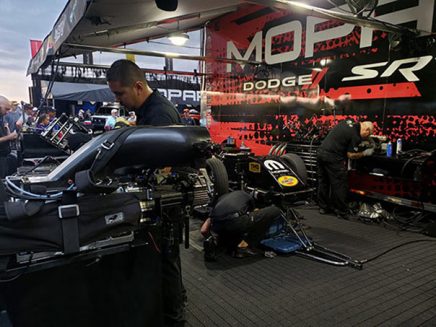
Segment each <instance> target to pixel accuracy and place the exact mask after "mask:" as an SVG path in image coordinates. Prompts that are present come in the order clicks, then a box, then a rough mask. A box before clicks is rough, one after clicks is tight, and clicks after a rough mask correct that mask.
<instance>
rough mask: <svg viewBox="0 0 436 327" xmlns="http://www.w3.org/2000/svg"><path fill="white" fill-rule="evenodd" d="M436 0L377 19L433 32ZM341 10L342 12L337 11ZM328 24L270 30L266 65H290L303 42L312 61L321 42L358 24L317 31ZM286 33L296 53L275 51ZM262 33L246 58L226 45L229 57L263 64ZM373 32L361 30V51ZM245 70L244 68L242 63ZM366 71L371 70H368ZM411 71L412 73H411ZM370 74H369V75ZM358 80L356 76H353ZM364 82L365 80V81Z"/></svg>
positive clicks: (312, 19) (297, 24)
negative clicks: (290, 35) (413, 24)
mask: <svg viewBox="0 0 436 327" xmlns="http://www.w3.org/2000/svg"><path fill="white" fill-rule="evenodd" d="M391 2H396V0H379V1H378V6H382V5H384V4H387V3H391ZM345 7H347V6H345ZM434 7H435V0H419V2H418V5H417V6H415V7H412V8H407V9H403V10H399V11H396V12H391V13H388V14H385V15H380V16H376V18H377V19H378V20H381V21H385V22H388V23H392V24H404V23H408V22H413V21H417V29H418V30H422V31H427V32H431V30H432V24H433V14H434ZM338 10H339V9H338ZM326 21H328V20H327V19H323V18H318V17H312V16H308V17H307V18H306V31H305V33H304V31H303V28H302V24H301V22H300V21H298V20H295V21H291V22H287V23H284V24H281V25H277V26H274V27H272V28H270V29H269V30H268V31H267V32H266V34H265V49H264V52H265V62H266V63H267V64H270V65H273V64H278V63H282V62H290V61H293V60H295V59H297V58H298V57H299V56H300V54H301V48H302V44H303V42H304V43H305V57H306V58H311V57H313V55H314V51H315V45H316V44H317V43H319V42H325V41H328V40H334V39H336V38H339V37H345V36H347V35H349V34H350V33H352V31H353V30H354V28H355V25H352V24H343V25H340V26H335V27H332V28H328V29H325V30H321V31H317V30H316V26H317V25H318V24H321V23H324V22H326ZM283 33H293V34H294V45H293V47H294V48H293V50H291V51H287V52H284V53H276V54H273V53H272V52H273V51H272V42H273V38H274V37H275V36H277V35H281V34H283ZM304 34H305V36H306V39H305V40H302V36H303V35H304ZM262 38H263V34H262V31H259V32H257V33H256V34H255V35H254V37H253V39H252V40H251V42H250V44H249V46H248V48H247V50H246V51H245V53H244V55H242V54H241V53H240V52H239V50H238V49H237V48H236V46H235V44H234V43H233V42H232V41H228V42H227V58H229V59H232V58H235V59H239V60H249V59H250V57H251V56H252V55H253V53H254V57H255V61H258V62H262V58H263V57H262V55H263V53H262V50H263V49H262ZM372 40H373V29H371V28H368V27H362V28H361V37H360V48H366V47H370V46H372ZM241 67H242V68H244V65H243V64H241ZM231 69H232V64H227V72H231ZM367 71H369V70H368V69H367ZM409 72H410V70H409ZM366 73H367V72H366ZM407 73H408V72H406V74H407ZM353 77H355V76H353ZM362 79H363V78H362Z"/></svg>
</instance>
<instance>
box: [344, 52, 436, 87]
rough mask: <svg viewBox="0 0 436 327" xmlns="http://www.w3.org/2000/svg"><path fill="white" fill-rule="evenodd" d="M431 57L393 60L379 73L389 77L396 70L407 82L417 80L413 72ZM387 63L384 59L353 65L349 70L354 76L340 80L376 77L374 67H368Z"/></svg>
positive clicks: (381, 65) (431, 57) (425, 63)
mask: <svg viewBox="0 0 436 327" xmlns="http://www.w3.org/2000/svg"><path fill="white" fill-rule="evenodd" d="M432 59H433V56H423V57H416V58H407V59H399V60H395V61H393V62H392V63H391V64H390V65H389V66H388V68H386V70H385V71H384V72H383V73H382V74H381V75H380V77H389V76H392V74H394V73H395V72H396V71H398V72H400V73H401V74H402V75H403V76H404V77H405V78H406V80H407V81H408V82H416V81H419V78H418V76H416V75H415V74H414V73H413V72H415V71H418V70H421V69H423V68H424V67H425V66H427V65H428V64H429V63H430V61H431V60H432ZM411 63H415V65H413V66H412V67H407V68H400V67H401V66H403V65H405V64H411ZM387 64H388V62H387V61H384V62H377V63H374V64H367V65H359V66H355V67H353V68H352V69H351V72H352V73H353V74H354V76H347V77H344V78H342V81H343V82H347V81H356V80H362V79H371V78H376V77H377V76H379V72H378V71H377V70H375V69H369V68H375V67H384V66H386V65H387Z"/></svg>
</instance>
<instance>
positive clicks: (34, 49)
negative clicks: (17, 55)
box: [30, 40, 42, 58]
mask: <svg viewBox="0 0 436 327" xmlns="http://www.w3.org/2000/svg"><path fill="white" fill-rule="evenodd" d="M41 45H42V41H40V40H30V51H31V53H32V58H33V57H35V55H36V54H37V53H38V51H39V48H41Z"/></svg>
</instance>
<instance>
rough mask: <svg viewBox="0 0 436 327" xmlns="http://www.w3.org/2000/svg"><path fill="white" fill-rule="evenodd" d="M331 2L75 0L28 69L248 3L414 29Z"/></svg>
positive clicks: (156, 34) (194, 24)
mask: <svg viewBox="0 0 436 327" xmlns="http://www.w3.org/2000/svg"><path fill="white" fill-rule="evenodd" d="M162 1H165V0H162ZM326 3H327V6H329V7H330V8H331V6H332V4H331V3H330V2H326V1H325V0H305V1H290V0H289V1H288V0H179V1H178V7H177V10H175V11H164V10H161V9H159V8H158V7H157V5H156V2H155V0H140V1H139V0H122V1H121V0H69V1H68V3H67V5H66V6H65V8H64V10H63V11H62V13H61V15H60V16H59V18H58V20H57V21H56V23H55V25H54V27H53V30H52V31H51V32H50V34H49V35H48V36H47V37H46V38H45V39H44V42H43V44H42V46H41V48H40V50H39V52H38V53H37V55H36V56H35V57H34V58H33V59H32V60H31V61H30V63H29V68H28V70H27V73H28V74H32V73H36V72H38V69H39V68H40V67H41V66H43V65H46V64H48V63H49V62H50V59H51V58H52V57H53V56H54V55H55V54H56V55H57V56H58V57H68V56H72V55H79V54H83V53H85V52H86V51H87V50H84V49H82V48H80V47H77V45H85V46H94V47H102V48H104V47H106V48H108V47H118V46H123V45H127V44H132V43H138V42H141V41H146V40H149V39H156V38H161V37H165V36H168V35H169V34H171V33H174V32H176V31H185V32H186V31H191V30H195V29H198V28H200V27H202V26H204V25H205V24H206V23H207V22H208V21H210V20H212V19H214V18H216V17H219V16H221V15H224V14H226V13H229V12H232V11H235V10H239V9H241V8H242V7H243V6H253V5H261V6H265V7H274V10H291V11H293V12H298V13H300V14H304V15H310V16H317V17H322V18H326V19H335V20H338V21H342V22H344V23H350V24H355V25H359V26H366V27H370V28H375V29H379V30H383V31H387V32H393V33H403V32H409V33H412V32H414V31H411V30H409V29H407V28H406V27H402V26H397V25H393V24H389V23H387V22H380V21H377V20H374V19H368V18H362V17H359V16H356V15H351V14H347V13H343V12H341V11H340V10H339V9H337V8H336V9H335V10H334V11H333V10H327V9H323V8H319V7H314V6H313V5H319V6H324V7H325V6H326ZM235 32H236V33H237V31H235ZM415 34H416V33H415ZM68 44H74V45H75V47H70V46H68ZM88 51H89V50H88Z"/></svg>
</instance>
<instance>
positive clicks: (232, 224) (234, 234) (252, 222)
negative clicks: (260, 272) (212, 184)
mask: <svg viewBox="0 0 436 327" xmlns="http://www.w3.org/2000/svg"><path fill="white" fill-rule="evenodd" d="M280 215H281V211H280V209H279V208H277V207H276V206H274V205H272V206H269V207H266V208H262V209H259V210H255V206H254V200H253V198H252V197H251V196H250V194H248V193H246V192H244V191H234V192H231V193H227V194H224V195H223V196H221V197H220V198H219V200H218V202H217V203H216V205H215V207H214V208H213V210H212V212H211V214H210V217H209V218H208V219H207V220H206V221H205V222H204V223H203V225H202V226H201V233H202V235H203V236H204V237H205V238H206V240H205V259H206V260H213V259H214V255H215V254H214V253H213V252H214V249H213V246H211V243H212V241H213V240H212V238H213V236H212V235H211V231H212V232H213V233H214V234H216V235H217V243H218V245H219V246H220V247H223V248H225V249H226V250H227V251H228V252H229V253H233V254H234V256H236V257H244V256H249V255H252V254H254V252H252V249H253V248H256V247H257V246H258V245H259V243H260V241H262V240H263V239H265V238H266V235H267V232H268V230H269V228H270V226H271V225H272V224H273V223H274V222H275V221H276V220H277V219H278V218H279V217H280Z"/></svg>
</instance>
